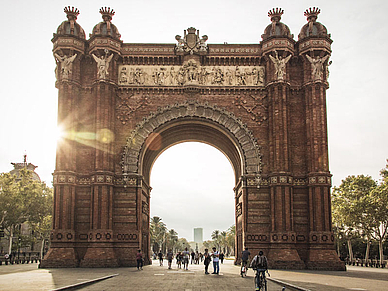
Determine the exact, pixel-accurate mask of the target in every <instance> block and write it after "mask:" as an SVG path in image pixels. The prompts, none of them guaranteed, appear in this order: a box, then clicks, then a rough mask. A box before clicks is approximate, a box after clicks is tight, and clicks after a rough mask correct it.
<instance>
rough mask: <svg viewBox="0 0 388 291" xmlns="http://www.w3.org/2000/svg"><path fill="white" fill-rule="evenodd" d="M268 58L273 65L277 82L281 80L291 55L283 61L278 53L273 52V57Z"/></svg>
mask: <svg viewBox="0 0 388 291" xmlns="http://www.w3.org/2000/svg"><path fill="white" fill-rule="evenodd" d="M269 58H270V59H271V61H272V62H273V63H274V65H275V74H276V76H277V80H283V79H284V74H285V73H286V64H287V63H288V61H289V60H290V58H291V55H289V56H287V57H286V58H284V59H283V58H282V57H281V56H279V55H278V52H277V51H275V57H273V56H271V55H269Z"/></svg>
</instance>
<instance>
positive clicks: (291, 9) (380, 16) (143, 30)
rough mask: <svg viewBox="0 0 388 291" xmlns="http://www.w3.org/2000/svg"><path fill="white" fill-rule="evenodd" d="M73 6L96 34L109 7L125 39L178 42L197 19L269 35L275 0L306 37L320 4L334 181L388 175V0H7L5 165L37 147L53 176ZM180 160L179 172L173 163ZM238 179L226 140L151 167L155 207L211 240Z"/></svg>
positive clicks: (255, 39)
mask: <svg viewBox="0 0 388 291" xmlns="http://www.w3.org/2000/svg"><path fill="white" fill-rule="evenodd" d="M69 5H70V6H74V7H77V8H78V9H79V10H80V12H81V14H80V15H79V16H78V23H79V24H80V25H81V26H82V27H83V29H84V30H85V33H86V35H87V38H88V35H89V33H91V31H92V28H93V27H94V25H96V24H97V23H99V22H100V21H101V15H100V13H99V12H98V11H99V9H100V7H102V6H104V7H105V6H106V7H111V8H113V9H114V10H115V11H116V14H115V16H114V17H113V21H112V22H113V23H114V24H115V25H116V26H117V27H118V29H119V31H120V33H121V35H122V37H121V39H122V40H123V41H124V43H175V35H177V34H180V35H183V31H184V30H185V29H187V28H188V27H191V26H194V27H195V28H197V29H199V30H200V33H201V35H202V34H206V35H208V37H209V40H208V43H210V44H212V43H224V42H228V43H230V44H232V43H259V42H260V41H261V34H262V33H263V31H264V29H265V27H266V26H267V25H268V24H269V23H270V19H269V17H268V16H267V13H268V11H269V10H270V9H272V8H274V7H281V8H283V9H284V14H283V16H282V22H283V23H285V24H287V25H288V26H289V28H290V30H291V33H293V34H294V39H295V40H297V37H298V34H299V32H300V29H301V27H302V26H303V25H304V24H305V23H306V17H305V16H304V15H303V12H304V11H305V10H306V9H307V8H309V7H312V6H315V7H319V8H320V9H321V14H320V15H319V16H318V21H319V22H321V23H322V24H324V25H325V26H326V27H327V29H328V32H329V33H331V37H332V39H333V41H334V42H333V44H332V51H333V52H332V56H331V58H330V60H331V61H332V62H333V63H332V65H331V66H330V78H329V82H330V88H329V90H328V91H327V108H328V133H329V158H330V171H331V173H332V174H333V185H334V186H339V185H340V183H341V180H342V179H344V178H346V177H347V176H348V175H358V174H364V175H370V176H372V177H373V178H374V179H375V180H378V179H379V171H380V169H382V168H384V167H385V164H386V159H387V158H388V151H387V148H388V147H387V144H388V134H387V128H388V114H387V108H388V96H387V94H386V92H385V91H384V89H385V84H386V82H387V77H388V73H387V65H388V56H387V51H388V45H387V44H388V38H387V36H388V25H387V24H386V20H385V18H386V17H385V13H386V11H387V8H388V2H386V1H381V0H380V1H376V0H370V1H348V0H345V1H343V0H340V1H338V0H336V1H333V0H324V1H259V0H240V1H230V0H219V1H218V0H217V1H212V0H206V1H205V0H197V1H178V0H165V1H154V0H131V1H109V0H106V1H99V0H93V1H89V0H88V1H82V0H73V1H61V0H56V1H49V0H45V1H44V0H36V1H27V0H24V1H21V0H13V1H3V3H2V7H3V11H5V13H4V14H3V16H2V30H1V31H2V32H3V34H4V36H3V38H2V44H1V46H0V55H1V56H2V61H1V67H0V82H1V86H0V134H1V142H0V172H7V171H10V170H12V169H13V166H12V165H11V162H22V159H23V155H24V153H26V154H27V157H28V162H31V163H33V164H34V165H36V166H38V168H37V169H36V172H37V173H38V174H39V176H40V177H41V179H42V180H43V181H45V182H46V183H47V184H49V185H51V183H52V173H53V171H54V167H55V146H56V138H57V129H56V118H57V95H58V92H57V89H56V88H55V75H54V69H55V60H54V57H53V55H52V43H51V39H52V37H53V33H54V32H56V29H57V27H58V26H59V25H60V23H61V22H62V21H64V20H66V14H65V13H64V12H63V8H64V7H65V6H69ZM173 170H176V172H174V175H175V176H174V177H175V178H174V181H171V180H168V178H167V176H166V173H169V175H170V173H171V171H173ZM200 174H201V175H200ZM233 181H234V177H233V170H232V167H231V165H230V163H229V162H228V160H227V159H226V158H225V157H224V156H223V154H221V153H220V152H219V151H218V150H216V149H214V148H212V147H210V146H208V145H204V144H199V145H198V144H195V143H184V144H180V145H177V146H174V147H172V148H169V149H168V150H167V151H165V152H164V153H163V154H162V155H161V156H160V157H159V158H158V159H157V161H156V162H155V165H154V168H153V170H152V173H151V186H152V187H153V190H152V192H151V197H152V198H151V215H157V216H160V217H161V218H162V219H163V221H164V222H165V223H166V224H167V227H168V228H169V229H171V228H174V229H175V230H176V231H177V232H178V234H179V236H182V237H186V238H187V239H189V240H192V239H193V228H194V227H203V228H204V238H205V239H209V238H210V233H211V231H212V230H214V229H219V230H226V229H227V228H229V226H230V225H232V224H233V223H234V200H233V190H232V188H233ZM208 205H211V207H208Z"/></svg>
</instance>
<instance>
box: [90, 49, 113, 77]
mask: <svg viewBox="0 0 388 291" xmlns="http://www.w3.org/2000/svg"><path fill="white" fill-rule="evenodd" d="M92 56H93V59H94V60H95V61H96V63H97V69H98V71H97V74H98V77H99V78H100V79H105V78H106V76H107V75H109V73H108V69H109V63H110V61H111V60H112V57H113V54H111V55H110V56H109V57H108V53H107V52H105V56H101V57H100V58H99V57H97V56H96V55H95V54H92Z"/></svg>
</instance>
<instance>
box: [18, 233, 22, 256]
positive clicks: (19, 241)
mask: <svg viewBox="0 0 388 291" xmlns="http://www.w3.org/2000/svg"><path fill="white" fill-rule="evenodd" d="M21 241H22V239H21V237H20V236H19V237H18V262H19V257H20V243H21Z"/></svg>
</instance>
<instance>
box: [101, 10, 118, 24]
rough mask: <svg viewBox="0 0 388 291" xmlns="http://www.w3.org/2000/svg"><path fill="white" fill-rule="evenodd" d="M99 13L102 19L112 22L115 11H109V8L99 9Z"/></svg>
mask: <svg viewBox="0 0 388 291" xmlns="http://www.w3.org/2000/svg"><path fill="white" fill-rule="evenodd" d="M100 13H101V15H102V19H104V20H107V21H110V20H112V17H113V15H115V13H116V12H115V11H114V10H113V9H111V8H110V7H108V8H106V7H101V8H100Z"/></svg>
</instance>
